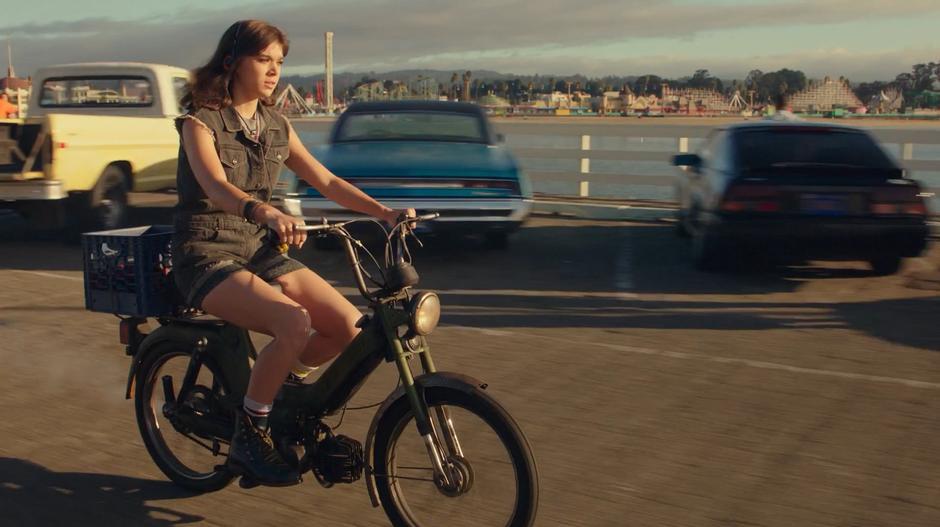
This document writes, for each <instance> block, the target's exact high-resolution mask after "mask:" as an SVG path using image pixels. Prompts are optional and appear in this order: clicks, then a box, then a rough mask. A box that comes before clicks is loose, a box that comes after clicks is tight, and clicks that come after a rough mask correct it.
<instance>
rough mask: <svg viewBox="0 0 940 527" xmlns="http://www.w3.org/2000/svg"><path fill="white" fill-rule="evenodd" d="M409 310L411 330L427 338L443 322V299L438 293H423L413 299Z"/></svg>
mask: <svg viewBox="0 0 940 527" xmlns="http://www.w3.org/2000/svg"><path fill="white" fill-rule="evenodd" d="M408 310H409V312H410V314H411V324H410V325H411V330H412V331H414V332H415V333H417V334H418V335H424V336H427V335H430V334H431V332H432V331H434V328H436V327H437V323H438V322H439V321H440V320H441V299H440V298H438V296H437V294H436V293H432V292H430V291H423V292H421V293H418V294H417V295H415V296H413V297H411V302H410V303H409V306H408Z"/></svg>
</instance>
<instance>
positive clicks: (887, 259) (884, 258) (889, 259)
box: [868, 254, 901, 276]
mask: <svg viewBox="0 0 940 527" xmlns="http://www.w3.org/2000/svg"><path fill="white" fill-rule="evenodd" d="M868 263H869V264H870V265H871V270H872V271H873V272H874V273H875V274H876V275H878V276H887V275H892V274H894V273H896V272H898V269H900V268H901V257H900V256H898V255H896V254H885V255H878V256H873V257H871V258H869V260H868Z"/></svg>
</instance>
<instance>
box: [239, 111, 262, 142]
mask: <svg viewBox="0 0 940 527" xmlns="http://www.w3.org/2000/svg"><path fill="white" fill-rule="evenodd" d="M235 114H236V115H238V119H239V120H240V121H241V122H242V126H244V127H245V133H246V134H247V135H248V137H249V138H251V139H252V140H253V141H255V142H258V137H259V135H260V132H261V118H260V116H259V115H258V111H257V110H255V115H254V116H253V117H252V118H251V119H245V118H244V117H242V114H240V113H238V112H237V111H236V112H235ZM249 121H250V122H249Z"/></svg>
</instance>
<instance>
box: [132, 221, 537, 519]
mask: <svg viewBox="0 0 940 527" xmlns="http://www.w3.org/2000/svg"><path fill="white" fill-rule="evenodd" d="M435 217H437V214H427V215H423V216H418V217H417V218H411V219H409V220H408V221H402V222H401V223H399V224H398V225H395V226H394V227H393V228H392V229H391V231H390V232H388V233H385V231H384V230H383V234H386V235H385V239H384V245H385V264H384V265H381V264H379V262H378V260H377V259H376V258H375V256H374V255H373V254H372V253H371V252H369V250H368V248H367V247H366V246H365V244H363V243H362V242H361V241H360V240H359V239H357V238H355V237H354V236H352V235H351V234H350V233H349V230H348V229H347V227H348V226H349V225H350V224H351V223H355V222H362V221H372V220H365V219H358V220H352V221H346V222H336V223H327V222H326V221H325V220H324V221H323V223H322V224H313V225H307V226H304V227H303V228H304V230H307V231H309V232H310V233H311V234H312V235H314V236H321V237H322V236H336V237H338V238H339V240H340V241H341V242H342V245H343V247H344V249H345V254H346V257H347V259H348V261H349V264H350V266H351V268H352V272H353V277H354V279H355V282H356V285H357V286H358V289H359V292H360V293H361V294H362V296H363V297H364V298H365V299H366V301H367V302H368V305H369V310H370V314H368V315H365V316H363V318H362V319H361V320H360V321H359V324H358V327H359V328H360V329H361V332H360V333H359V335H358V336H357V337H356V338H355V339H354V340H353V342H352V343H351V344H350V345H349V347H348V348H347V349H346V350H345V351H344V352H343V353H342V354H340V355H339V356H338V357H337V358H336V359H335V360H334V361H333V362H332V363H331V364H330V365H329V366H328V367H327V368H325V370H324V371H323V373H322V374H321V375H320V376H319V377H318V378H316V380H315V381H313V382H309V383H306V384H290V383H285V384H284V385H283V386H282V388H281V390H280V392H279V394H278V396H277V398H276V400H275V402H274V407H273V410H272V413H271V419H270V426H271V436H272V438H273V439H274V441H275V444H276V445H277V447H278V449H279V451H280V452H281V453H282V455H283V456H284V457H285V459H286V460H287V461H288V462H289V463H292V464H294V465H295V466H296V467H297V468H298V470H299V471H300V472H301V473H302V474H306V473H312V475H313V477H314V478H315V479H316V481H318V482H319V483H320V484H322V485H323V486H324V487H331V486H333V485H334V484H337V483H353V482H356V481H358V480H359V479H360V478H361V477H362V476H363V473H364V475H365V482H366V488H367V491H368V495H369V498H370V500H371V503H372V505H373V506H374V507H378V506H379V505H381V506H382V507H383V509H384V511H385V513H386V514H387V516H388V518H389V520H390V521H391V523H392V524H393V525H403V526H404V525H407V526H417V525H431V526H436V525H445V524H447V525H451V524H455V523H462V522H466V523H467V524H472V525H509V526H524V525H532V524H533V522H534V520H535V516H536V510H537V507H538V473H537V468H536V463H535V460H534V458H533V455H532V452H531V449H530V446H529V444H528V442H527V440H526V438H525V436H524V435H523V432H522V430H521V429H520V427H519V426H518V425H517V424H516V422H515V421H514V420H513V418H512V417H511V416H510V414H509V413H508V412H507V411H506V410H505V409H504V408H503V407H502V406H500V404H499V403H497V402H496V400H494V399H493V397H491V396H490V395H489V394H488V393H487V392H486V388H487V385H486V384H485V383H483V382H481V381H479V380H477V379H474V378H471V377H469V376H466V375H462V374H459V373H451V372H445V371H438V370H437V368H436V367H435V364H434V361H433V360H432V357H431V347H430V344H429V338H428V337H429V335H431V333H432V332H433V331H434V329H435V328H436V327H437V325H438V321H439V318H440V313H441V304H440V300H439V297H438V295H437V294H435V293H434V292H430V291H421V292H416V291H414V290H413V288H414V286H416V285H417V284H418V281H419V277H418V273H417V272H416V270H415V268H414V267H413V266H412V264H411V261H410V260H411V254H410V251H409V248H408V243H407V238H408V237H409V236H411V235H412V234H413V232H412V227H414V226H415V225H416V224H417V223H418V222H422V221H430V220H433V219H434V218H435ZM383 229H384V227H383ZM274 243H276V242H274ZM419 243H420V242H419ZM281 248H282V249H281V250H286V246H283V245H282V246H281ZM362 253H366V254H367V255H368V257H369V258H371V260H372V262H371V263H372V264H374V266H375V268H376V269H378V271H377V272H376V270H375V269H373V273H374V274H370V273H369V270H368V269H370V268H371V266H366V265H364V263H363V259H362V258H363V255H362ZM367 279H368V280H369V282H371V283H372V284H373V285H371V286H370V285H369V284H368V283H367V281H366V280H367ZM370 287H371V288H372V289H370ZM150 320H152V318H151V319H150ZM150 327H153V328H155V329H153V330H152V331H148V318H145V317H139V316H129V317H122V321H121V324H120V328H121V341H122V342H123V343H124V344H126V346H127V348H126V350H127V354H128V355H129V356H130V357H131V358H132V360H131V365H130V372H129V375H128V381H127V390H126V394H125V395H126V398H128V399H130V397H131V393H132V392H133V396H134V402H135V408H136V414H137V423H138V426H139V428H140V434H141V436H142V438H143V442H144V445H145V446H146V448H147V451H148V452H149V454H150V456H151V457H152V458H153V460H154V462H155V463H156V464H157V466H158V467H159V468H160V470H161V471H162V472H163V473H164V474H165V475H166V476H167V477H168V478H169V479H170V480H172V481H173V482H175V483H176V484H177V485H179V486H181V487H184V488H186V489H189V490H192V491H197V492H211V491H216V490H219V489H222V488H224V487H226V486H227V485H228V484H230V483H231V482H232V481H233V480H234V479H235V478H237V477H238V476H239V475H238V474H234V473H232V472H231V471H230V470H229V469H228V468H227V466H226V464H225V459H226V456H227V447H228V444H229V441H230V439H231V437H232V432H233V430H234V419H235V412H236V410H237V409H238V408H239V407H240V405H241V404H242V399H243V397H244V395H245V391H246V389H247V386H248V379H249V376H250V374H251V367H252V364H253V361H254V360H255V358H256V356H257V351H256V349H255V347H254V345H253V344H252V341H251V338H250V336H249V333H248V331H247V330H245V329H243V328H239V327H235V326H234V325H232V324H229V323H227V322H225V321H223V320H220V319H218V318H214V317H211V316H209V315H207V314H205V313H202V312H199V311H197V310H193V309H190V308H185V307H184V306H180V307H179V309H177V310H176V311H175V312H174V314H172V315H164V316H159V317H156V323H155V324H154V323H151V324H150ZM415 358H417V359H418V361H417V362H418V363H419V364H420V368H421V370H420V373H419V372H416V368H413V362H414V361H413V359H415ZM382 362H388V363H391V364H394V365H395V366H396V367H397V370H398V377H399V383H398V386H397V387H396V389H394V391H392V393H391V394H389V395H388V397H387V398H386V399H385V400H384V402H382V403H381V404H379V405H378V410H377V411H376V413H375V416H374V417H373V419H372V422H371V425H370V426H369V429H368V432H367V433H366V436H365V445H364V446H363V445H362V444H361V443H360V442H359V441H357V440H355V439H353V438H351V437H347V436H345V435H340V434H336V433H334V431H333V429H332V428H331V426H329V425H328V424H327V422H326V420H327V418H329V417H333V418H335V416H336V415H337V414H340V418H341V416H342V414H343V413H344V412H345V411H346V409H347V406H348V403H349V401H350V399H351V398H352V397H353V395H354V394H355V393H356V392H357V390H358V389H359V388H360V387H361V386H362V385H363V383H364V382H365V381H366V380H367V379H368V377H369V376H370V375H371V374H372V373H373V371H375V370H376V369H377V367H378V366H379V365H380V364H382ZM415 366H416V365H415ZM334 427H335V425H334ZM240 484H241V486H242V487H244V488H251V487H252V486H255V485H256V482H253V481H251V480H250V479H248V476H242V477H241V478H240Z"/></svg>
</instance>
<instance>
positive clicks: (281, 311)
mask: <svg viewBox="0 0 940 527" xmlns="http://www.w3.org/2000/svg"><path fill="white" fill-rule="evenodd" d="M202 307H203V309H204V310H205V311H206V312H207V313H210V314H212V315H215V316H217V317H219V318H222V319H224V320H226V321H228V322H231V323H232V324H235V325H237V326H240V327H243V328H246V329H250V330H252V331H257V332H260V333H265V334H267V335H271V336H272V337H274V340H272V341H271V342H270V343H268V345H267V346H265V347H264V348H263V349H262V350H261V352H260V353H258V360H257V361H256V362H255V365H254V367H253V368H252V371H251V379H250V381H249V382H248V392H247V396H248V398H250V399H252V400H254V401H257V402H259V403H262V404H271V403H272V402H273V401H274V397H275V395H277V392H278V390H279V389H280V387H281V385H282V384H283V383H284V379H285V378H287V373H288V372H289V371H290V369H291V367H292V366H293V365H294V361H296V360H297V358H298V356H300V354H301V352H303V350H304V348H305V347H306V346H307V340H308V334H309V328H310V317H309V315H308V314H307V310H306V309H304V308H303V307H302V306H301V305H299V304H298V303H297V302H295V301H293V300H291V299H290V298H288V297H287V296H285V295H284V294H282V293H280V292H278V291H277V290H276V289H274V288H273V287H271V286H270V285H268V284H267V283H265V282H264V280H261V279H260V278H258V277H257V276H255V275H254V274H251V273H250V272H248V271H239V272H237V273H235V274H233V275H232V276H230V277H228V278H227V279H225V281H223V282H222V283H221V284H219V285H218V286H216V287H215V288H214V289H213V290H212V291H210V292H209V294H208V295H206V298H205V300H203V303H202Z"/></svg>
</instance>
